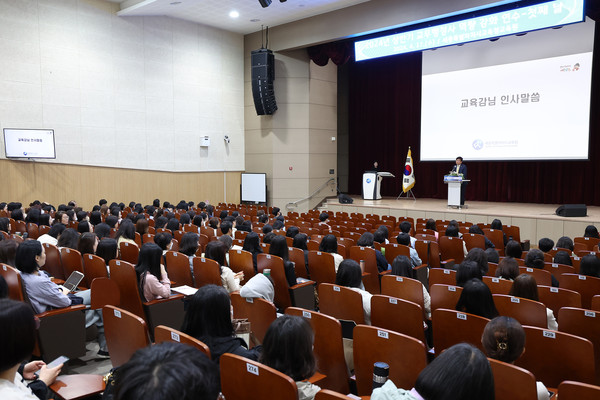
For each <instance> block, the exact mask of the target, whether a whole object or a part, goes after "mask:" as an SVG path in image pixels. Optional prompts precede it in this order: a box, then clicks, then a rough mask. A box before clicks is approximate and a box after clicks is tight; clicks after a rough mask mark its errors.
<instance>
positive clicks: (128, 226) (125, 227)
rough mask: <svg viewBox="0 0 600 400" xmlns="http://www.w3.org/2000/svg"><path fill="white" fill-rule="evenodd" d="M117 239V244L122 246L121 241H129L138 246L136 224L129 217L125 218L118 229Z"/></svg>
mask: <svg viewBox="0 0 600 400" xmlns="http://www.w3.org/2000/svg"><path fill="white" fill-rule="evenodd" d="M115 239H116V240H117V246H119V247H121V243H129V244H133V245H135V246H137V243H136V242H135V225H134V224H133V222H132V221H131V220H129V219H124V220H123V221H122V222H121V225H119V229H117V235H116V236H115Z"/></svg>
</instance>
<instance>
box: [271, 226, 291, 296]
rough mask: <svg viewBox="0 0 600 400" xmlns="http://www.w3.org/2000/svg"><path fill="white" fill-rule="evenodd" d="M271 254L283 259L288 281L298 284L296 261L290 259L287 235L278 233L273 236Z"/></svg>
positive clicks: (289, 283)
mask: <svg viewBox="0 0 600 400" xmlns="http://www.w3.org/2000/svg"><path fill="white" fill-rule="evenodd" d="M269 254H271V255H274V256H277V257H281V258H282V259H283V268H284V270H285V278H286V280H287V283H288V285H289V286H294V285H295V284H296V271H295V269H294V263H292V262H291V261H290V256H289V254H290V251H289V249H288V245H287V241H286V240H285V236H281V235H276V236H274V237H273V239H272V240H271V247H269Z"/></svg>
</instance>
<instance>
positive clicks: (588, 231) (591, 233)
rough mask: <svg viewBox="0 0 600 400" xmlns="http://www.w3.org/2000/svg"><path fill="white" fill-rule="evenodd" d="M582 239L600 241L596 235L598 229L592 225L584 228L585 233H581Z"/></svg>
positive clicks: (599, 236)
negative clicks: (587, 238)
mask: <svg viewBox="0 0 600 400" xmlns="http://www.w3.org/2000/svg"><path fill="white" fill-rule="evenodd" d="M583 237H589V238H595V239H600V235H598V228H596V227H595V226H594V225H588V226H586V227H585V232H584V233H583Z"/></svg>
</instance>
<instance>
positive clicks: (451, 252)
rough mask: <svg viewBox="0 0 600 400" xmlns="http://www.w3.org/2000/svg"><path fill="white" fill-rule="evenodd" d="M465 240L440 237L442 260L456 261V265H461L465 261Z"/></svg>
mask: <svg viewBox="0 0 600 400" xmlns="http://www.w3.org/2000/svg"><path fill="white" fill-rule="evenodd" d="M463 243H464V242H463V240H462V239H461V238H458V237H450V236H440V238H439V244H440V254H441V257H442V260H444V261H447V260H454V263H455V264H460V263H462V262H463V260H464V259H465V252H464V248H463Z"/></svg>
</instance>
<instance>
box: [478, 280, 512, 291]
mask: <svg viewBox="0 0 600 400" xmlns="http://www.w3.org/2000/svg"><path fill="white" fill-rule="evenodd" d="M483 283H485V284H486V285H487V286H488V287H489V288H490V292H492V294H509V293H510V288H511V287H512V284H513V283H512V281H509V280H507V279H500V278H496V277H492V276H484V277H483Z"/></svg>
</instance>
